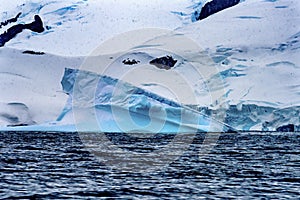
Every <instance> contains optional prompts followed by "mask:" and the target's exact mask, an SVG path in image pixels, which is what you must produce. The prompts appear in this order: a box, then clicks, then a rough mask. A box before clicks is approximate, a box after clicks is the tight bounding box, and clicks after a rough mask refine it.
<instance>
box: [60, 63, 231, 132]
mask: <svg viewBox="0 0 300 200" xmlns="http://www.w3.org/2000/svg"><path fill="white" fill-rule="evenodd" d="M61 83H62V87H63V89H64V92H66V93H67V94H69V96H70V97H69V99H68V103H67V104H66V106H65V108H64V110H63V112H62V114H61V115H60V116H59V117H58V119H57V121H63V120H64V118H65V117H66V115H68V114H72V115H74V117H75V122H76V125H77V128H78V129H79V130H82V131H91V132H95V131H97V132H123V133H124V132H125V133H134V132H141V133H148V132H149V133H178V132H180V133H196V132H228V131H233V129H231V128H230V127H229V126H227V125H225V124H224V123H222V122H218V121H217V120H215V119H213V118H211V117H209V116H207V115H204V114H202V113H200V112H198V111H196V110H193V109H192V108H189V107H187V106H184V105H181V104H179V103H177V102H174V101H172V100H168V99H166V98H164V97H161V96H159V95H157V94H154V93H152V92H149V91H146V90H144V89H141V88H138V87H135V86H133V85H131V84H129V83H126V82H124V81H122V80H118V79H113V78H111V77H108V76H103V75H98V74H95V73H92V72H87V71H80V70H77V69H68V68H67V69H65V73H64V76H63V79H62V81H61Z"/></svg>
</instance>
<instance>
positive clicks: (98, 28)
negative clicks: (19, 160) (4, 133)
mask: <svg viewBox="0 0 300 200" xmlns="http://www.w3.org/2000/svg"><path fill="white" fill-rule="evenodd" d="M157 5H160V6H159V7H158V6H157ZM299 8H300V3H299V1H296V0H274V1H269V0H253V1H250V0H246V1H237V0H232V1H229V0H228V1H218V0H214V1H204V0H203V1H202V0H199V1H198V0H197V1H196V0H187V1H181V0H178V1H177V0H176V1H163V0H155V1H151V2H148V1H123V0H117V1H106V0H103V1H93V0H89V1H86V0H82V1H46V0H44V1H27V0H24V1H9V2H8V1H7V2H5V3H3V4H2V6H1V8H0V16H1V20H0V21H1V22H2V23H1V28H0V31H1V33H0V34H2V33H4V32H5V31H8V30H9V29H10V28H11V27H13V26H15V25H18V24H24V25H25V24H30V23H32V20H33V17H34V15H39V16H40V17H41V19H42V20H43V27H44V29H45V30H44V31H43V32H42V33H38V32H32V31H30V30H28V29H26V30H24V31H23V32H22V33H20V34H18V35H17V36H16V37H14V38H13V39H12V40H10V41H8V42H7V43H6V44H5V46H4V47H2V48H1V49H0V77H1V79H0V89H1V94H0V126H1V127H7V126H21V125H35V126H39V127H38V128H37V129H39V128H41V127H45V126H49V127H52V129H54V127H58V126H72V127H71V128H70V129H69V130H74V124H76V123H77V122H78V123H79V124H81V125H82V123H81V122H83V121H84V120H81V119H84V118H85V117H84V116H87V115H86V114H90V113H94V114H95V115H97V117H96V119H101V118H103V119H105V120H103V121H104V122H107V123H104V124H102V125H103V126H104V128H103V130H104V131H107V130H109V127H108V126H107V127H106V126H105V125H109V124H110V125H111V124H113V123H114V122H112V115H111V114H109V113H110V112H109V111H111V107H112V108H116V109H117V110H118V112H120V113H124V112H125V110H126V111H130V112H129V113H131V114H130V117H132V118H133V119H137V118H141V116H146V115H147V113H149V107H152V106H154V107H155V108H156V107H159V108H161V111H159V112H162V113H160V114H157V115H155V116H160V117H161V118H159V117H156V118H155V117H154V119H155V121H160V122H161V121H164V119H163V117H162V116H165V115H163V113H165V114H166V115H167V116H168V115H169V117H166V119H165V120H166V127H164V128H163V129H162V130H164V131H166V132H167V131H170V130H171V128H170V127H171V124H172V127H173V128H172V130H174V131H175V128H174V127H176V125H174V124H177V125H178V124H181V122H180V117H179V116H180V115H177V114H178V113H179V111H180V113H181V112H182V111H183V110H184V111H185V110H186V109H187V107H189V108H192V109H193V111H187V112H188V114H186V115H183V116H185V120H186V122H185V123H183V124H184V126H183V127H189V128H191V127H193V128H192V129H193V130H198V129H199V130H204V131H205V130H207V131H209V130H211V129H210V128H211V127H212V126H210V125H208V124H211V123H213V124H215V127H216V129H214V130H223V129H222V127H223V126H222V124H223V123H225V124H228V125H230V126H231V127H233V128H235V129H238V130H259V131H261V130H265V131H268V130H269V131H274V130H276V129H278V130H299V125H300V122H299V121H300V118H299V106H300V93H299V88H300V87H299V77H300V71H299V68H300V60H299V51H300V46H299V44H300V43H299V37H300V34H299V33H300V30H299V26H298V24H299V23H300V15H299V13H300V12H299ZM19 13H21V14H19ZM201 13H202V14H201ZM148 27H157V28H164V29H169V30H174V32H173V35H172V37H173V36H174V38H175V36H178V35H184V36H185V37H187V38H190V39H191V40H193V41H195V43H197V44H198V46H199V47H200V48H201V49H202V51H201V53H200V54H199V52H196V51H193V50H191V51H182V52H181V53H182V54H181V53H179V54H178V53H177V54H178V55H177V56H174V55H173V54H172V53H174V52H172V51H170V52H169V53H170V54H169V55H173V58H174V60H176V62H175V61H172V62H171V61H166V62H165V63H171V64H172V63H173V64H174V65H172V66H171V65H170V66H169V65H167V66H166V65H161V63H160V64H159V63H157V62H156V61H158V60H159V59H160V58H161V57H162V56H166V55H168V54H164V55H160V54H159V53H157V54H153V55H150V54H145V53H144V52H142V51H141V52H140V53H139V54H130V53H128V54H127V53H126V52H121V50H120V49H115V51H116V52H117V53H121V54H122V55H123V57H120V58H119V60H116V62H115V64H116V65H113V69H114V70H112V72H117V74H119V75H120V74H122V72H127V71H122V70H123V69H125V67H124V65H125V66H126V67H128V69H134V68H135V67H139V66H141V65H144V64H150V62H151V61H152V62H153V64H154V65H152V67H153V68H151V70H152V69H153V70H162V71H164V72H165V74H166V75H167V74H168V72H172V71H176V72H179V73H181V74H183V75H184V76H188V74H193V73H192V72H191V71H189V70H187V68H186V66H187V65H193V64H195V66H197V67H199V68H201V67H202V68H201V70H203V71H205V70H206V71H205V72H208V73H206V74H205V80H201V81H200V82H201V83H203V84H204V85H205V86H203V84H192V83H194V82H195V83H196V81H195V79H193V78H190V80H191V81H190V82H191V84H190V85H191V86H193V88H194V90H193V91H194V93H195V95H196V96H197V99H198V100H199V101H198V103H197V104H194V103H191V102H188V99H187V100H186V101H185V102H177V101H176V100H175V99H172V98H170V97H169V96H168V94H167V93H166V92H165V90H163V88H160V87H157V86H156V85H154V84H152V83H151V82H147V80H146V79H145V80H144V82H143V81H139V82H137V81H128V82H127V83H126V84H125V82H126V81H125V80H123V81H124V84H122V85H127V84H129V85H130V86H129V85H127V86H128V87H129V88H130V89H128V87H127V88H126V87H125V88H123V89H124V90H121V91H122V94H123V95H121V96H120V99H122V100H124V102H122V101H121V100H120V99H119V101H117V99H114V101H113V102H112V104H111V105H109V103H108V99H110V98H109V97H108V96H107V95H104V96H103V94H109V93H110V92H112V89H113V88H115V84H114V81H113V80H119V77H116V76H114V73H112V74H106V77H107V79H105V80H106V81H108V80H110V81H111V82H105V81H104V82H102V83H98V82H95V85H97V86H99V87H100V86H103V87H104V86H105V87H104V88H106V89H105V90H102V89H100V88H97V89H96V91H97V93H95V94H98V95H99V96H97V97H98V99H94V100H93V101H92V103H90V104H88V105H89V106H88V109H87V110H89V111H93V112H87V113H84V112H81V111H83V110H82V109H83V108H85V107H84V106H83V105H81V104H80V105H75V106H74V108H75V112H76V113H77V115H75V116H78V118H77V119H75V120H74V118H73V117H72V116H73V114H72V113H73V112H74V110H73V108H72V103H74V94H73V92H74V91H73V89H74V82H72V81H71V80H73V78H74V75H75V74H78V73H79V72H78V71H76V68H80V66H81V65H82V63H83V62H84V60H85V58H89V56H87V55H89V54H90V52H92V51H93V50H94V49H95V48H96V47H98V46H99V45H100V44H102V43H103V42H104V41H106V40H107V39H109V38H115V37H116V36H117V35H118V34H120V33H124V32H126V31H132V30H136V29H143V28H148ZM70 36H72V37H70ZM159 37H160V36H157V37H156V38H149V41H150V42H147V41H143V42H142V43H140V44H135V47H136V49H139V48H141V47H149V45H152V47H155V48H156V49H159V47H161V46H159V45H162V44H163V42H161V43H151V41H157V38H159ZM172 37H169V39H170V38H172ZM130 39H132V38H125V39H124V40H130ZM137 40H138V39H136V38H134V39H132V41H133V43H134V42H135V41H137ZM161 41H163V39H162V40H161ZM172 41H175V40H172ZM116 46H118V45H116ZM22 52H24V53H22ZM116 52H115V53H116ZM102 53H103V54H101V55H100V54H99V55H93V56H95V59H96V58H97V59H98V58H99V59H100V61H99V62H100V64H99V65H95V66H94V67H95V68H94V69H97V67H99V66H102V65H101V63H102V64H103V63H107V62H108V61H109V60H110V57H114V56H115V55H114V54H111V55H110V54H105V53H107V52H102ZM204 54H205V55H206V56H205V58H207V57H209V58H210V59H209V63H210V62H211V63H210V64H206V65H202V64H201V62H204V61H203V59H200V58H203V57H202V55H204ZM199 55H200V56H199ZM85 56H87V57H85ZM97 56H99V57H97ZM101 56H102V57H103V59H102V57H101ZM127 56H128V57H127ZM104 57H105V59H104ZM106 57H107V59H106ZM154 61H155V62H154ZM206 61H207V60H205V62H206ZM150 65H151V64H150ZM212 66H213V68H214V69H215V70H214V71H212V70H208V69H210V68H209V67H212ZM65 68H68V70H67V71H66V72H69V73H65ZM72 69H73V70H72ZM126 69H127V68H126ZM204 69H205V70H204ZM87 70H88V71H90V72H86V71H87ZM87 70H83V72H84V73H79V74H81V75H84V76H82V77H81V78H80V79H78V80H80V82H81V83H82V84H83V83H88V81H89V80H91V77H94V78H95V77H97V79H99V77H101V76H103V74H97V73H96V72H95V70H93V69H92V68H91V69H87ZM92 72H93V73H92ZM68 74H69V75H68ZM169 74H170V73H169ZM85 75H86V76H85ZM76 76H77V75H76ZM71 77H73V78H71ZM108 77H110V78H108ZM145 77H147V76H146V75H145ZM85 78H86V79H85ZM220 79H221V80H222V81H221V82H220ZM61 80H63V81H62V83H63V89H64V91H63V89H62V86H61V84H60V82H61ZM94 81H95V80H94ZM117 82H119V81H117ZM122 83H123V82H122ZM101 84H102V85H101ZM103 84H104V85H103ZM75 85H76V84H75ZM88 85H89V84H87V85H86V87H84V85H82V87H81V89H82V90H83V91H90V90H88ZM109 85H110V87H109ZM206 86H207V87H208V88H209V90H207V91H208V92H207V93H205V88H206ZM108 88H110V89H108ZM77 89H78V88H77ZM128 90H129V91H130V92H129V94H130V95H131V96H133V97H129V96H130V95H129V96H126V95H128V93H126V91H128ZM132 91H143V92H142V93H132ZM210 92H219V93H220V94H222V95H221V96H218V97H216V98H215V99H213V101H209V100H207V99H208V97H209V93H210ZM76 94H77V95H79V94H84V92H78V91H77V92H76ZM150 94H151V95H150ZM154 96H155V97H154ZM182 96H184V95H182ZM77 97H78V96H77ZM79 97H81V96H79ZM158 97H161V99H160V100H162V101H160V100H157V99H156V98H158ZM79 99H80V98H79ZM125 99H126V101H125ZM77 100H78V98H75V102H77V103H78V101H77ZM105 100H107V101H105ZM66 102H67V103H66ZM79 102H80V101H79ZM167 102H169V103H167ZM170 102H173V103H175V104H176V103H177V104H178V105H177V106H178V107H176V106H173V105H170ZM81 103H82V102H81ZM149 105H151V106H149ZM85 106H86V105H85ZM122 106H124V107H122ZM121 108H122V109H121ZM143 109H144V110H143ZM176 109H177V110H176ZM187 110H189V109H187ZM195 110H196V111H195ZM123 111H124V112H123ZM105 113H106V114H105ZM127 113H128V112H127ZM145 113H146V114H145ZM171 113H175V116H171V115H172V114H171ZM196 113H197V114H196ZM199 113H200V114H199ZM218 113H225V114H224V116H223V117H222V120H219V119H217V120H215V117H214V116H216V115H217V114H218ZM187 116H189V117H187ZM191 116H193V117H191ZM206 116H208V117H212V118H213V119H211V120H210V119H209V118H207V117H206ZM105 117H107V119H106V118H105ZM143 119H144V121H139V120H137V122H138V123H140V124H139V125H140V126H142V125H144V126H146V125H147V123H150V121H149V117H148V118H147V117H144V118H143ZM188 119H189V120H192V121H193V122H190V121H189V120H188ZM195 119H199V120H200V121H201V120H203V123H204V127H199V125H201V124H200V123H199V121H197V122H195V121H194V120H195ZM147 120H148V121H147ZM218 121H221V122H222V123H219V122H218ZM94 122H95V121H92V123H94ZM110 122H111V123H110ZM194 122H195V123H194ZM94 124H96V125H97V127H98V124H99V123H98V121H97V123H94ZM121 124H122V123H121ZM191 124H194V125H196V126H198V127H197V128H195V126H194V125H193V126H191ZM115 125H116V124H113V125H112V126H111V127H116V126H115ZM173 125H174V126H173ZM22 128H24V127H21V128H20V129H22ZM64 128H65V127H64ZM64 128H61V130H63V129H64ZM49 129H50V130H51V128H49ZM133 129H134V128H128V130H133ZM112 130H114V131H120V129H112ZM225 131H226V130H225Z"/></svg>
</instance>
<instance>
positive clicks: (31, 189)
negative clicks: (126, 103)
mask: <svg viewBox="0 0 300 200" xmlns="http://www.w3.org/2000/svg"><path fill="white" fill-rule="evenodd" d="M105 137H106V138H107V139H108V141H111V142H112V143H113V144H114V145H116V146H118V147H119V148H120V149H121V150H122V151H123V152H122V151H120V154H118V157H116V159H121V158H120V157H123V158H124V159H125V160H126V159H128V157H127V156H128V152H129V153H130V152H137V153H138V154H139V155H143V154H145V155H146V154H147V153H149V152H155V151H157V150H158V149H159V148H162V147H163V146H166V145H167V144H168V143H170V142H172V141H173V142H174V137H175V136H172V135H156V136H155V137H154V139H153V138H152V139H151V138H150V139H149V138H137V137H133V136H128V135H120V134H107V135H105ZM204 137H205V134H198V135H197V136H196V137H195V139H194V140H193V141H192V144H190V145H189V148H188V149H186V150H184V151H183V150H182V149H180V148H181V147H180V145H178V146H177V147H178V149H176V148H173V149H172V150H171V151H172V152H173V155H176V156H177V158H176V159H174V160H173V161H172V162H168V164H165V165H164V166H159V167H158V169H155V170H150V171H136V172H134V170H133V171H122V170H118V169H117V166H118V165H116V164H115V163H114V167H112V166H109V164H110V163H109V162H105V161H103V160H101V159H100V158H99V155H98V156H95V155H94V154H93V153H90V152H89V151H88V150H87V149H86V148H85V144H86V142H83V141H82V140H81V138H80V137H79V135H78V134H77V133H40V132H31V133H28V132H27V133H25V132H23V133H20V132H19V133H18V132H2V133H0V138H1V140H0V150H1V156H0V198H1V199H93V198H94V199H99V197H103V198H108V199H116V198H118V199H199V198H212V199H224V198H227V199H233V198H234V199H236V198H241V199H245V198H259V199H277V198H281V199H299V196H300V134H299V133H238V134H222V135H221V136H220V138H219V139H218V140H217V143H216V145H215V146H214V147H213V148H212V149H211V151H210V153H209V154H204V155H202V156H199V151H201V148H203V145H202V144H203V139H204ZM175 142H177V143H180V142H179V141H175ZM175 146H176V145H175ZM124 152H125V153H124ZM126 152H127V153H126ZM100 157H101V155H100ZM161 158H162V157H161V156H158V157H156V158H154V159H153V158H152V159H153V160H151V162H152V161H153V162H154V160H155V159H157V160H158V163H159V162H160V163H163V162H162V160H160V159H161ZM145 159H147V156H145ZM149 159H150V158H149ZM128 162H129V163H130V162H134V161H132V160H128ZM116 163H117V162H116ZM121 164H122V165H124V163H121ZM121 164H120V166H121ZM145 165H147V164H145Z"/></svg>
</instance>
